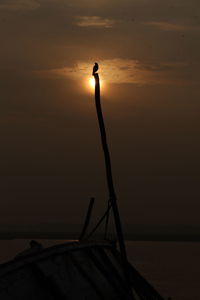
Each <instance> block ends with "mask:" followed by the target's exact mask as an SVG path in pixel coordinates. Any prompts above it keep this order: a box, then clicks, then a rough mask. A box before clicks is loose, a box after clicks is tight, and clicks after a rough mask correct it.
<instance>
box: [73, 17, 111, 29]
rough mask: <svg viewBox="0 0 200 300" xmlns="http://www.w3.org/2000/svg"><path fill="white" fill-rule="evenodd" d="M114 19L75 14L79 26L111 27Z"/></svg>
mask: <svg viewBox="0 0 200 300" xmlns="http://www.w3.org/2000/svg"><path fill="white" fill-rule="evenodd" d="M114 23H115V21H114V20H111V19H106V18H102V17H99V16H77V17H76V25H77V26H80V27H104V28H111V27H113V25H114Z"/></svg>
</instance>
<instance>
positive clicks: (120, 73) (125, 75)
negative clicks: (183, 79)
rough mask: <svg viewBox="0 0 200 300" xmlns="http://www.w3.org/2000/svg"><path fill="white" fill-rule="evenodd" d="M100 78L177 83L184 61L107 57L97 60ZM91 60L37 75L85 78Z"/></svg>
mask: <svg viewBox="0 0 200 300" xmlns="http://www.w3.org/2000/svg"><path fill="white" fill-rule="evenodd" d="M99 66H100V69H99V72H100V74H101V79H102V80H103V81H105V82H106V83H115V84H124V83H129V84H137V85H148V84H172V83H173V84H179V79H178V78H177V74H178V72H180V69H182V68H185V67H187V64H186V63H177V62H174V63H172V62H169V63H167V62H165V63H157V64H156V63H150V62H149V63H142V62H139V61H137V60H133V59H121V58H115V59H107V60H102V61H100V62H99ZM92 68H93V62H91V61H80V62H77V63H76V64H75V65H74V66H73V67H63V68H57V69H51V70H48V71H45V70H43V71H37V72H36V73H37V75H39V76H43V77H48V78H69V79H72V80H86V79H87V78H89V77H91V75H92Z"/></svg>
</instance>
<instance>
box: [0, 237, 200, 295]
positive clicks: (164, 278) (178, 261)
mask: <svg viewBox="0 0 200 300" xmlns="http://www.w3.org/2000/svg"><path fill="white" fill-rule="evenodd" d="M38 241H39V242H41V243H42V244H43V245H44V246H45V247H47V246H51V245H55V244H58V243H64V242H65V241H63V240H62V241H58V240H42V241H41V240H38ZM126 245H127V251H128V258H129V261H130V262H131V263H132V265H134V267H135V268H136V269H137V270H138V271H139V272H140V273H141V274H142V275H143V277H145V278H146V279H147V280H148V281H149V282H150V283H151V284H152V285H153V286H154V287H155V288H156V289H157V291H158V292H159V293H160V294H161V295H162V296H163V297H164V298H165V299H167V298H168V297H171V298H172V300H173V299H174V300H200V242H155V241H153V242H149V241H148V242H147V241H138V242H137V241H127V242H126ZM28 247H29V241H28V240H0V263H4V262H6V261H7V260H10V259H12V258H13V257H15V255H16V254H17V253H19V252H20V251H23V250H25V249H27V248H28Z"/></svg>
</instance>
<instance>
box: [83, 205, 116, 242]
mask: <svg viewBox="0 0 200 300" xmlns="http://www.w3.org/2000/svg"><path fill="white" fill-rule="evenodd" d="M111 207H112V205H111V203H109V206H108V208H107V210H106V212H105V213H104V214H103V216H102V217H101V218H100V219H99V221H98V222H97V224H96V226H95V227H94V228H93V229H92V230H91V231H90V233H89V234H88V235H87V236H86V238H85V240H88V239H89V238H90V237H91V236H92V235H93V233H94V232H95V231H96V230H97V228H98V227H99V226H100V225H101V223H102V222H103V220H104V219H105V217H106V216H107V214H108V213H109V211H110V209H111Z"/></svg>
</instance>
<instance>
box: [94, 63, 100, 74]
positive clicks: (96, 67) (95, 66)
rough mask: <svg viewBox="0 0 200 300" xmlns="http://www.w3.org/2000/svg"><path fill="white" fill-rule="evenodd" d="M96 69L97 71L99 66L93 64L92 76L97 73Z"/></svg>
mask: <svg viewBox="0 0 200 300" xmlns="http://www.w3.org/2000/svg"><path fill="white" fill-rule="evenodd" d="M98 69H99V65H98V63H96V62H95V63H94V67H93V72H92V75H94V74H95V73H96V72H97V71H98Z"/></svg>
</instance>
